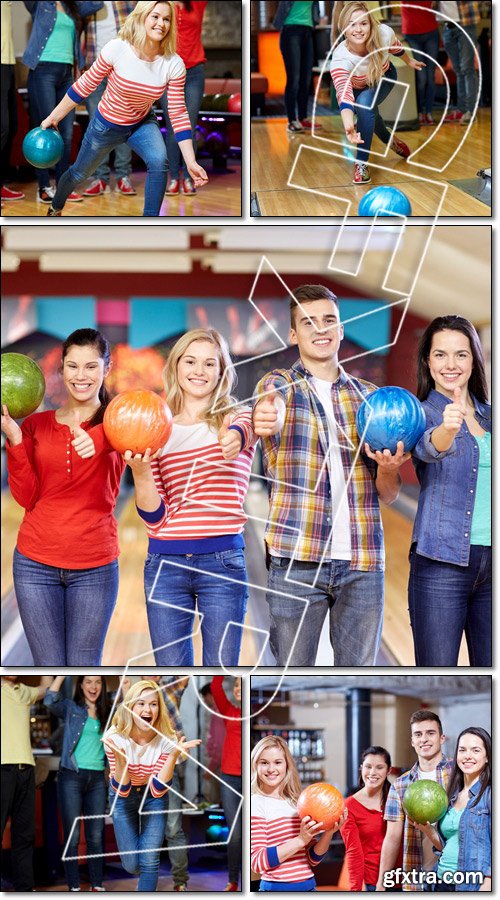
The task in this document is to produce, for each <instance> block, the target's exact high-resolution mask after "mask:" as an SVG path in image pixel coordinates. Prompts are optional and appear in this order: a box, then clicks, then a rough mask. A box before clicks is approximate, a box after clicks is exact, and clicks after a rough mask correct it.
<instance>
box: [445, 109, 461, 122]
mask: <svg viewBox="0 0 500 900" xmlns="http://www.w3.org/2000/svg"><path fill="white" fill-rule="evenodd" d="M463 117H464V114H463V113H462V112H460V110H459V109H454V110H453V112H450V113H448V115H447V116H445V117H444V121H445V122H461V121H462V119H463Z"/></svg>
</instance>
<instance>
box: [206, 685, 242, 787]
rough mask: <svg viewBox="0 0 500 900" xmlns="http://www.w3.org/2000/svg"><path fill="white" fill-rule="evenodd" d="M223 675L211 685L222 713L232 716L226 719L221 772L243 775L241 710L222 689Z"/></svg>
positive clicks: (216, 703)
mask: <svg viewBox="0 0 500 900" xmlns="http://www.w3.org/2000/svg"><path fill="white" fill-rule="evenodd" d="M223 681H224V676H223V675H215V677H214V678H212V682H211V684H210V690H211V692H212V697H213V698H214V701H215V705H216V707H217V709H218V710H219V712H220V713H222V714H223V715H224V716H230V718H228V719H224V720H223V721H224V723H225V725H226V736H225V738H224V746H223V748H222V762H221V767H220V768H221V772H223V773H225V774H226V775H241V709H240V707H239V706H234V704H233V703H231V701H230V700H228V698H227V696H226V692H225V690H224V688H223V687H222V682H223Z"/></svg>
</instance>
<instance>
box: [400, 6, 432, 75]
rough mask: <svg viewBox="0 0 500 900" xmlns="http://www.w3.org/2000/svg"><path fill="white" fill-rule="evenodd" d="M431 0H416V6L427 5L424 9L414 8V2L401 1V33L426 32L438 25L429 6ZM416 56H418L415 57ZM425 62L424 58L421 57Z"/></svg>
mask: <svg viewBox="0 0 500 900" xmlns="http://www.w3.org/2000/svg"><path fill="white" fill-rule="evenodd" d="M432 2H433V0H418V4H417V5H418V6H428V7H429V12H427V10H425V9H415V5H414V2H408V0H402V3H401V31H402V33H403V34H427V33H428V32H429V31H436V30H437V27H438V23H437V19H436V16H435V15H434V13H433V11H432V9H431V7H432ZM417 58H418V57H417ZM421 60H423V62H425V58H424V57H421Z"/></svg>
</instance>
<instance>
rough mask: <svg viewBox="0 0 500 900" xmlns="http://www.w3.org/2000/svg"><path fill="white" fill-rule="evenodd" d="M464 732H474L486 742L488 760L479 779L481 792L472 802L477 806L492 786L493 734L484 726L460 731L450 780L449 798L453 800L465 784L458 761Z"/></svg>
mask: <svg viewBox="0 0 500 900" xmlns="http://www.w3.org/2000/svg"><path fill="white" fill-rule="evenodd" d="M464 734H474V735H475V736H476V737H478V738H480V740H481V741H482V742H483V744H484V749H485V750H486V757H487V762H486V765H485V767H484V769H483V771H482V772H481V775H480V776H479V781H480V783H481V787H480V789H479V793H478V795H477V797H476V798H475V800H474V803H471V806H476V804H477V803H479V800H480V799H481V797H482V795H483V794H484V792H485V790H486V788H487V787H491V736H490V735H489V734H488V732H487V731H485V729H484V728H476V727H474V726H473V727H472V728H464V730H463V731H461V732H460V734H459V735H458V738H457V746H456V747H455V755H454V757H453V764H452V767H451V772H450V780H449V782H448V789H447V793H448V798H449V799H450V800H451V798H452V797H453V795H454V794H456V793H457V792H458V791H461V790H462V788H463V786H464V773H463V772H462V770H461V769H460V768H459V766H458V763H457V757H458V747H459V745H460V739H461V738H463V736H464Z"/></svg>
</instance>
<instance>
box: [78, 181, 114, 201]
mask: <svg viewBox="0 0 500 900" xmlns="http://www.w3.org/2000/svg"><path fill="white" fill-rule="evenodd" d="M100 194H109V184H106V182H105V181H103V180H102V178H96V179H94V181H93V182H92V184H91V185H89V187H88V188H87V190H86V191H84V192H83V196H84V197H99V195H100Z"/></svg>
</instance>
